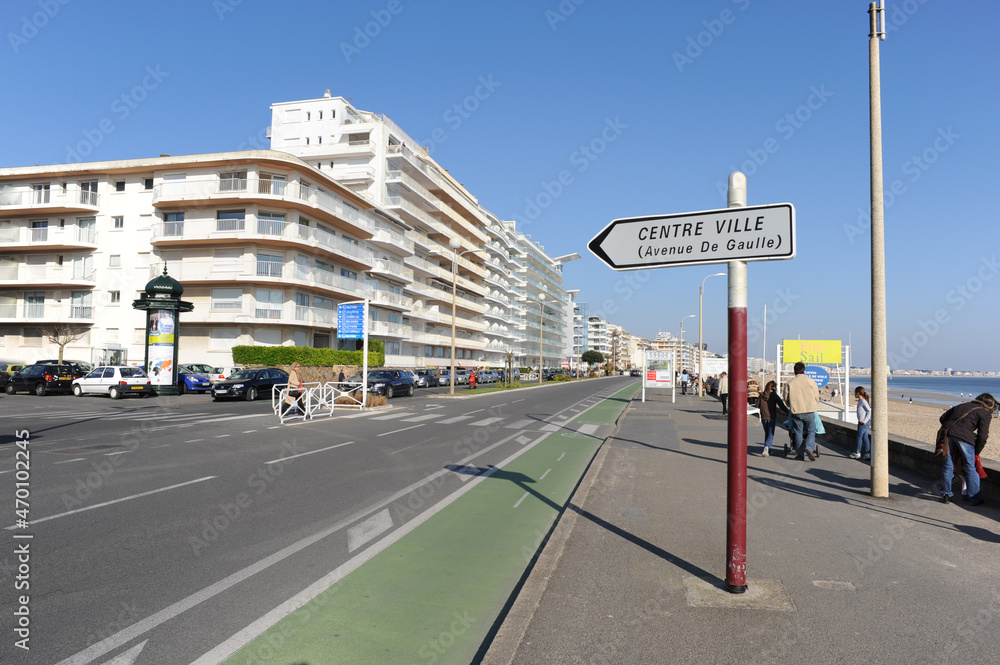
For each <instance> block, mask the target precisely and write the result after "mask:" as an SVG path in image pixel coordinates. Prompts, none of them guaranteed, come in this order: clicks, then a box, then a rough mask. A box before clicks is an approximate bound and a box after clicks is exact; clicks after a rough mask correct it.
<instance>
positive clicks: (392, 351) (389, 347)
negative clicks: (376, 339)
mask: <svg viewBox="0 0 1000 665" xmlns="http://www.w3.org/2000/svg"><path fill="white" fill-rule="evenodd" d="M383 344H384V345H385V352H386V353H387V354H389V355H394V356H398V355H399V354H401V353H402V352H403V349H402V344H400V343H399V342H383Z"/></svg>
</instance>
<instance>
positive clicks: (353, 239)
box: [341, 236, 358, 245]
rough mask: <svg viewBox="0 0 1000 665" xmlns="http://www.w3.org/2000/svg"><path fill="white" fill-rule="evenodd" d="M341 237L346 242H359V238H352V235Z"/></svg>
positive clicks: (355, 243) (353, 243)
mask: <svg viewBox="0 0 1000 665" xmlns="http://www.w3.org/2000/svg"><path fill="white" fill-rule="evenodd" d="M341 237H342V238H343V239H344V242H346V243H350V244H352V245H357V244H358V241H357V238H352V237H351V236H341Z"/></svg>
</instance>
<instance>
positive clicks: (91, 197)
mask: <svg viewBox="0 0 1000 665" xmlns="http://www.w3.org/2000/svg"><path fill="white" fill-rule="evenodd" d="M97 200H98V199H97V192H90V191H87V190H84V189H81V190H80V203H82V204H83V205H87V206H97Z"/></svg>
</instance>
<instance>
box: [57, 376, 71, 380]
mask: <svg viewBox="0 0 1000 665" xmlns="http://www.w3.org/2000/svg"><path fill="white" fill-rule="evenodd" d="M59 380H60V381H72V380H73V377H72V376H60V377H59Z"/></svg>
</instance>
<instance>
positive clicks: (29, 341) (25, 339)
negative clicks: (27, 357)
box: [21, 328, 42, 348]
mask: <svg viewBox="0 0 1000 665" xmlns="http://www.w3.org/2000/svg"><path fill="white" fill-rule="evenodd" d="M41 345H42V329H41V328H25V329H24V332H23V333H22V334H21V346H30V347H35V348H37V347H40V346H41Z"/></svg>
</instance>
